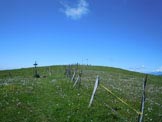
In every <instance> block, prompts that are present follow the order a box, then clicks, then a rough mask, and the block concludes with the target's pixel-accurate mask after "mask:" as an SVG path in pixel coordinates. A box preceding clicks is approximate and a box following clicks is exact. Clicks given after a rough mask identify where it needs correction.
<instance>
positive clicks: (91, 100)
mask: <svg viewBox="0 0 162 122" xmlns="http://www.w3.org/2000/svg"><path fill="white" fill-rule="evenodd" d="M98 85H99V76H97V78H96V82H95V85H94V89H93V92H92V96H91V99H90V102H89V105H88V107H91V104H92V102H93V99H94V95H95V93H96V90H97V87H98Z"/></svg>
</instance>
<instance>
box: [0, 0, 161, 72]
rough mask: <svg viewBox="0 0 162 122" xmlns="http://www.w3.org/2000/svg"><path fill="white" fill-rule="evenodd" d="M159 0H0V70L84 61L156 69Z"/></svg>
mask: <svg viewBox="0 0 162 122" xmlns="http://www.w3.org/2000/svg"><path fill="white" fill-rule="evenodd" d="M161 6H162V1H161V0H0V49H1V51H0V69H8V68H22V67H31V66H32V64H33V63H34V61H35V60H36V61H37V62H38V64H39V65H40V66H46V65H55V64H69V63H76V62H79V63H84V64H86V63H87V59H88V63H89V64H92V65H104V66H112V67H119V68H124V69H128V70H134V71H140V72H152V71H162V7H161Z"/></svg>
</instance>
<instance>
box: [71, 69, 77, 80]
mask: <svg viewBox="0 0 162 122" xmlns="http://www.w3.org/2000/svg"><path fill="white" fill-rule="evenodd" d="M75 72H76V70H74V74H73V76H72V78H71V81H74V78H75V74H76V73H75Z"/></svg>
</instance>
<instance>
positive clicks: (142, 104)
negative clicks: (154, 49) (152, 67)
mask: <svg viewBox="0 0 162 122" xmlns="http://www.w3.org/2000/svg"><path fill="white" fill-rule="evenodd" d="M146 83H147V75H146V77H145V80H144V82H143V95H142V99H141V109H140V111H141V114H139V117H138V122H142V120H143V114H144V107H145V99H146V96H145V89H146Z"/></svg>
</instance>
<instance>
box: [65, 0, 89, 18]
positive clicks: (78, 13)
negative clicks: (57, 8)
mask: <svg viewBox="0 0 162 122" xmlns="http://www.w3.org/2000/svg"><path fill="white" fill-rule="evenodd" d="M63 6H64V7H65V9H64V10H63V12H64V13H65V15H66V16H67V17H70V18H71V19H74V20H77V19H80V18H81V17H82V16H83V15H85V14H87V13H88V12H89V9H88V6H89V5H88V3H87V1H86V0H79V2H78V4H77V5H76V7H71V6H69V5H67V4H65V3H64V4H63Z"/></svg>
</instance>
